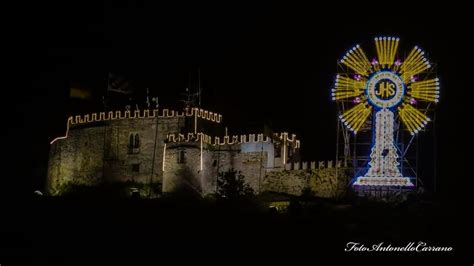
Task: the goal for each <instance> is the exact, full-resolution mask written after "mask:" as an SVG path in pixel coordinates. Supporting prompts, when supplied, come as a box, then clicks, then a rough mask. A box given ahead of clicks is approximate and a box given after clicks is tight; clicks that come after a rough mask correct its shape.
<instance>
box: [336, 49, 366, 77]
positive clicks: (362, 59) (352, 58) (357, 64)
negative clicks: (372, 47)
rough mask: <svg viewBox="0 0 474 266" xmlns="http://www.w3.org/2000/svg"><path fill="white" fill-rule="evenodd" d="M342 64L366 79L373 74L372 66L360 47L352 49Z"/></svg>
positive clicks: (342, 60)
mask: <svg viewBox="0 0 474 266" xmlns="http://www.w3.org/2000/svg"><path fill="white" fill-rule="evenodd" d="M341 63H343V64H344V65H346V66H348V67H349V68H351V69H352V70H354V71H355V72H356V73H357V74H359V75H362V76H365V77H367V76H368V75H369V74H370V73H371V72H372V65H371V64H370V62H369V59H367V56H366V55H365V53H364V51H363V50H362V49H361V48H360V46H359V45H356V46H354V47H353V48H352V49H350V50H349V52H347V53H346V55H345V56H344V57H343V58H342V59H341Z"/></svg>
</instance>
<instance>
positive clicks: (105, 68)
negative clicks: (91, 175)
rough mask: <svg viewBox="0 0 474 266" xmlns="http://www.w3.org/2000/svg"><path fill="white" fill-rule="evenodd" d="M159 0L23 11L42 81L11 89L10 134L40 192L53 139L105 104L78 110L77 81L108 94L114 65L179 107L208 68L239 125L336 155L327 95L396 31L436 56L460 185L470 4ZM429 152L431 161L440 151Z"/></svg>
mask: <svg viewBox="0 0 474 266" xmlns="http://www.w3.org/2000/svg"><path fill="white" fill-rule="evenodd" d="M64 2H66V1H64ZM67 2H68V1H67ZM155 2H156V3H155ZM161 2H162V1H150V2H139V3H138V4H137V3H135V4H126V3H124V2H121V1H119V2H118V3H114V4H111V3H105V4H102V3H101V4H96V5H84V4H83V3H82V2H77V3H76V4H64V3H63V4H59V5H58V3H55V4H44V3H42V4H41V5H39V4H37V6H32V7H31V8H30V10H29V11H27V12H26V13H25V14H24V17H25V18H28V19H27V22H25V23H26V25H27V27H26V28H27V31H26V33H27V34H25V35H26V36H27V37H26V38H27V39H28V40H29V41H30V45H28V52H27V54H28V55H29V60H28V62H29V63H28V64H27V66H26V68H28V69H29V70H31V71H32V73H33V74H32V76H31V78H32V83H31V86H29V85H30V84H28V83H26V82H21V83H19V84H18V86H17V88H15V90H14V91H13V92H12V93H14V94H18V96H19V97H21V99H22V100H21V101H18V102H15V103H13V104H14V109H13V110H14V112H15V115H14V116H10V117H11V118H9V119H10V121H9V129H8V131H7V134H8V136H9V137H10V138H14V139H16V138H22V139H25V141H23V142H22V145H25V148H24V149H13V150H12V151H11V158H17V159H15V163H17V164H18V165H19V166H21V167H20V168H21V170H24V171H25V173H24V174H23V173H22V174H20V172H18V173H17V174H16V175H17V177H18V178H19V179H20V180H21V182H29V180H32V181H33V182H32V189H41V186H42V185H43V182H44V179H45V177H46V168H47V158H48V152H49V141H50V140H51V139H53V138H55V137H57V136H58V135H62V134H63V133H64V130H65V125H66V119H67V117H68V115H69V114H72V113H74V112H84V111H101V109H100V108H101V107H100V104H99V103H100V97H98V98H97V100H96V101H95V102H94V101H90V102H87V101H85V102H84V103H83V105H82V106H81V107H80V108H78V110H74V108H76V107H77V103H72V102H71V101H70V100H69V98H68V93H69V87H70V85H71V84H80V85H81V86H83V87H88V88H91V89H93V91H94V94H95V95H101V94H102V93H103V92H104V91H105V89H106V77H107V73H108V72H113V73H116V74H119V75H121V76H123V77H125V78H128V79H130V80H132V81H134V82H135V84H136V88H137V89H138V90H144V89H145V88H146V87H148V88H150V91H151V94H152V95H156V96H159V97H160V104H161V106H163V107H168V108H171V109H180V108H181V107H182V104H181V103H180V102H179V100H180V93H182V92H183V91H184V89H185V88H186V87H188V86H190V85H191V87H192V86H194V83H195V82H196V78H195V76H196V72H197V69H198V68H200V71H201V87H202V88H203V101H202V105H203V107H204V108H205V109H209V110H211V111H217V112H220V113H221V114H222V115H223V116H224V122H225V124H226V125H227V126H228V127H229V132H230V133H236V134H238V133H245V132H249V133H252V132H254V133H258V132H260V131H262V128H263V121H271V123H272V125H273V128H274V130H275V131H280V130H285V131H289V132H294V133H296V134H297V135H298V137H299V139H301V143H302V155H303V159H305V160H330V159H333V158H334V153H335V139H336V134H335V129H336V105H335V104H334V103H333V102H332V101H331V100H330V97H329V94H330V89H331V86H332V82H333V78H334V76H335V74H336V70H337V69H336V61H337V59H339V58H340V57H341V56H342V55H343V54H344V53H345V52H346V50H347V49H349V48H351V47H352V46H353V45H354V44H357V43H360V44H362V46H363V47H364V48H365V49H366V51H367V52H368V53H373V52H374V51H373V50H370V49H372V47H373V37H375V36H378V35H388V36H399V37H400V38H401V41H402V42H401V47H400V48H401V49H404V50H408V49H411V47H413V46H414V45H419V46H421V47H423V48H424V49H425V50H426V51H427V52H428V57H429V59H431V61H433V62H435V63H437V64H438V68H437V69H438V73H439V77H440V78H441V80H442V88H441V90H442V92H441V93H442V94H441V97H442V100H441V103H440V104H438V106H437V109H436V111H437V118H436V119H437V122H436V136H437V151H438V157H439V158H438V160H437V162H438V176H439V184H438V186H439V187H440V190H441V192H443V191H444V192H449V191H451V189H452V188H454V186H455V185H456V180H459V178H460V177H459V175H458V174H460V173H461V172H460V171H461V170H459V168H456V167H454V165H455V164H454V163H455V160H456V159H455V158H454V157H455V156H453V154H454V153H453V152H455V151H456V149H457V147H460V146H456V145H454V144H453V143H456V142H461V140H459V138H455V136H457V135H458V133H459V132H460V131H456V130H458V129H462V128H463V125H462V124H461V123H460V122H461V121H463V116H467V114H466V112H465V110H467V108H466V109H464V108H465V107H464V106H463V105H462V104H460V102H458V100H463V99H458V98H459V97H460V96H461V95H463V94H462V93H463V92H466V91H467V90H468V88H467V87H465V86H464V83H463V81H462V75H461V74H460V72H461V71H462V70H463V69H464V67H463V63H464V61H463V58H464V55H465V54H466V53H467V51H468V50H466V49H467V47H468V45H467V44H466V42H465V41H463V39H465V38H467V37H466V36H464V31H465V30H466V28H467V20H468V16H467V14H466V13H467V10H468V8H466V7H462V6H446V5H444V4H443V5H444V6H436V5H437V4H433V5H434V6H433V5H431V4H430V5H426V4H419V5H416V4H412V3H411V4H400V6H398V7H396V8H395V9H392V10H388V9H386V8H383V7H379V9H378V8H377V7H376V5H369V4H367V5H362V4H343V3H335V2H334V3H333V4H332V6H328V5H327V3H325V4H324V6H323V4H321V5H318V4H313V5H311V6H310V5H307V6H304V5H299V4H292V5H289V2H288V1H287V2H285V3H281V4H273V3H270V2H262V3H260V4H254V3H252V4H241V3H240V2H235V3H229V4H216V3H213V4H202V3H200V4H197V3H195V4H190V3H184V2H176V3H174V4H169V3H168V4H163V3H161ZM387 10H388V11H387ZM453 15H454V17H452V18H449V19H448V18H447V17H448V16H453ZM24 67H25V66H24ZM190 76H191V79H190V78H189V77H190ZM27 89H29V91H26V90H27ZM79 109H80V110H79ZM19 117H20V118H22V119H18V118H19ZM429 128H430V129H433V126H432V125H430V126H429ZM430 134H431V133H430ZM427 138H428V139H427V140H426V141H424V142H425V143H423V142H421V143H420V144H421V145H425V146H426V147H424V148H423V147H421V149H422V150H425V151H427V152H425V153H430V152H431V150H432V149H433V142H432V134H431V135H429V136H427ZM9 145H13V144H11V143H9ZM17 147H18V146H17ZM25 150H27V151H28V152H27V153H26V154H25ZM25 155H26V158H25ZM423 155H424V157H426V158H427V159H425V160H422V161H423V163H424V164H425V166H426V167H432V157H430V154H423ZM453 168H454V171H458V172H455V173H457V174H453V172H452V170H453ZM21 172H22V171H21ZM27 180H28V181H27Z"/></svg>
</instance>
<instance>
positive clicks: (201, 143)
mask: <svg viewBox="0 0 474 266" xmlns="http://www.w3.org/2000/svg"><path fill="white" fill-rule="evenodd" d="M200 139H201V171H202V135H201V137H200Z"/></svg>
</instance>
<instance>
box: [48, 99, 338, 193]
mask: <svg viewBox="0 0 474 266" xmlns="http://www.w3.org/2000/svg"><path fill="white" fill-rule="evenodd" d="M221 119H222V118H221V115H218V114H216V113H212V112H208V111H204V110H202V109H198V108H192V109H187V110H186V111H184V112H181V113H180V112H174V111H169V110H166V109H165V110H162V113H161V114H160V113H159V112H158V110H153V111H151V112H150V111H148V110H145V111H143V112H139V111H135V112H133V113H132V112H128V111H127V112H108V113H107V114H106V113H99V114H92V115H85V116H76V117H70V118H69V119H68V122H67V131H66V135H65V136H64V137H59V138H56V139H55V140H53V141H52V142H51V150H50V160H49V165H48V188H47V190H48V191H49V193H50V194H52V195H59V194H61V193H63V192H64V190H65V187H67V186H68V185H89V186H94V185H97V184H100V183H117V182H118V183H123V182H132V183H140V184H151V183H158V184H161V185H162V192H164V193H167V192H176V191H180V190H183V191H188V192H191V193H197V194H201V195H206V194H212V193H215V192H216V189H217V188H216V183H217V177H218V175H219V173H220V172H225V171H228V170H229V169H231V168H232V169H235V170H237V171H240V172H241V173H242V175H244V176H245V178H246V180H247V182H248V184H249V185H250V186H251V187H252V189H253V190H254V191H255V192H256V193H260V192H263V191H272V192H279V193H286V194H291V195H301V194H302V193H303V191H305V189H307V188H308V187H309V188H311V191H314V193H315V195H320V196H327V195H330V193H331V192H328V191H330V189H332V185H331V184H332V183H334V182H333V181H330V180H332V179H333V176H335V175H334V173H333V171H334V170H322V169H321V168H324V166H321V164H319V165H318V169H316V163H315V162H311V163H309V164H308V163H301V164H300V163H297V164H286V163H284V162H287V161H288V160H289V159H290V158H288V154H289V150H290V149H291V151H292V153H293V151H296V150H297V149H298V148H299V145H300V144H299V141H298V140H297V139H296V137H295V135H291V137H289V135H288V133H281V134H274V135H273V136H272V137H271V138H270V137H268V136H267V137H264V135H263V134H259V135H255V134H250V135H239V136H224V137H217V136H216V135H214V134H215V132H219V130H221V129H222V128H221V127H218V126H217V124H219V123H220V122H221ZM130 136H132V146H133V148H131V146H130V144H131V143H130V141H131V139H130ZM135 136H138V145H137V146H136V147H135V146H134V143H135V139H136V137H135ZM212 136H213V137H212ZM155 139H156V141H155ZM282 144H283V145H282ZM277 147H278V148H277ZM277 149H278V151H277ZM277 153H278V154H279V155H278V156H277ZM181 157H182V158H181ZM328 167H329V166H328ZM328 169H329V168H328ZM318 177H320V178H318ZM323 179H324V181H322V180H323ZM327 180H329V181H327ZM326 181H327V182H329V183H327V184H326Z"/></svg>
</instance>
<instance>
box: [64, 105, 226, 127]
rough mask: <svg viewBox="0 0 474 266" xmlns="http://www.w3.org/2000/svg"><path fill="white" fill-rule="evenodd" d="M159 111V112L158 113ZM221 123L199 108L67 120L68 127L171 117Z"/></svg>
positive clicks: (107, 113) (125, 113) (109, 113)
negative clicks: (194, 118) (112, 121)
mask: <svg viewBox="0 0 474 266" xmlns="http://www.w3.org/2000/svg"><path fill="white" fill-rule="evenodd" d="M160 111H161V112H160ZM191 116H195V117H196V118H200V119H204V120H208V121H212V122H216V123H221V121H222V115H221V114H218V113H214V112H210V111H207V110H204V109H201V108H186V109H185V110H184V111H181V112H178V111H175V110H170V109H161V110H159V109H153V110H134V111H109V112H99V113H93V114H86V115H82V116H81V115H76V116H71V117H69V119H68V126H73V125H80V124H86V123H93V122H101V121H110V120H122V119H143V118H156V117H158V118H172V117H191Z"/></svg>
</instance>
